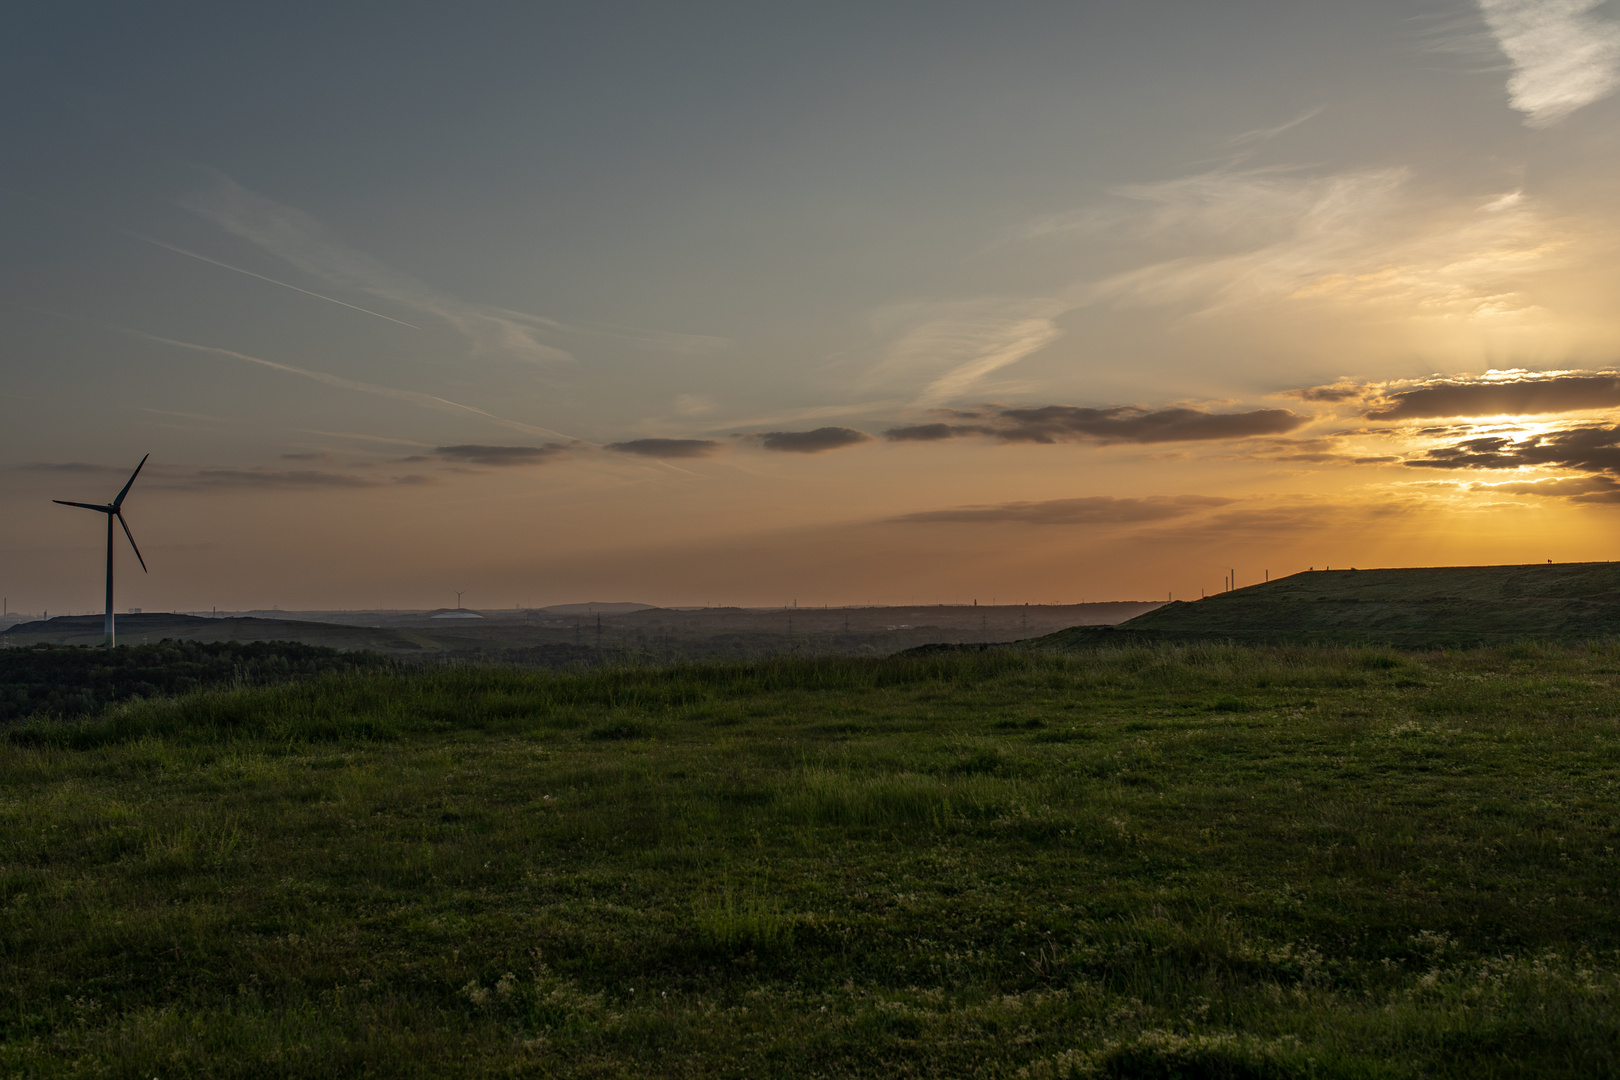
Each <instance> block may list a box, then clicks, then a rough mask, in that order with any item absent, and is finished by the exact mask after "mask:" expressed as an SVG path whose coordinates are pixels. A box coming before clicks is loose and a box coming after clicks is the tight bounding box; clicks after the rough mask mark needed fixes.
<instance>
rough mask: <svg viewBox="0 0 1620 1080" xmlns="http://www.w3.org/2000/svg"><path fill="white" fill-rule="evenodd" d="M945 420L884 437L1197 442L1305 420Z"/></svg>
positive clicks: (1105, 412)
mask: <svg viewBox="0 0 1620 1080" xmlns="http://www.w3.org/2000/svg"><path fill="white" fill-rule="evenodd" d="M948 415H949V416H950V418H951V419H950V421H948V422H947V421H940V422H936V423H929V424H917V425H913V426H910V427H896V428H890V429H889V430H887V431H885V432H884V433H883V436H884V438H886V439H888V440H889V441H891V442H937V441H939V440H942V439H954V438H960V437H963V436H973V435H981V436H988V437H990V438H993V439H996V440H998V441H1000V442H1004V443H1020V442H1021V443H1064V442H1098V443H1172V442H1200V441H1206V440H1220V439H1251V438H1256V437H1258V436H1265V435H1280V434H1283V433H1285V432H1289V431H1293V430H1295V429H1296V428H1299V427H1302V426H1303V425H1304V424H1306V423H1308V422H1309V420H1310V417H1308V416H1302V415H1300V414H1298V413H1293V412H1290V411H1288V410H1287V409H1253V410H1250V411H1248V412H1236V413H1212V412H1206V411H1205V410H1203V409H1193V408H1185V407H1174V408H1166V409H1144V408H1142V407H1141V406H1137V405H1116V406H1113V407H1111V408H1105V409H1094V408H1084V407H1080V406H1074V405H1039V406H1031V407H1026V408H1009V407H1005V406H987V407H985V408H982V409H977V410H950V411H949V413H948Z"/></svg>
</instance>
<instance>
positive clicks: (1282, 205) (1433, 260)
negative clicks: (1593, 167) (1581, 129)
mask: <svg viewBox="0 0 1620 1080" xmlns="http://www.w3.org/2000/svg"><path fill="white" fill-rule="evenodd" d="M1114 195H1115V196H1116V199H1115V201H1114V202H1113V203H1110V204H1106V205H1105V206H1102V207H1098V208H1096V209H1095V210H1093V211H1092V212H1091V213H1090V214H1089V215H1088V219H1089V221H1090V225H1089V226H1088V227H1089V228H1091V229H1093V230H1100V229H1104V228H1112V229H1115V230H1120V231H1123V232H1125V233H1127V234H1129V233H1134V234H1135V235H1136V239H1137V240H1138V241H1139V242H1143V243H1149V244H1154V245H1158V246H1168V247H1172V248H1180V249H1182V250H1187V251H1194V252H1198V254H1189V255H1182V256H1179V257H1175V258H1170V259H1166V260H1162V261H1159V262H1154V263H1150V264H1147V265H1145V266H1141V267H1138V268H1136V269H1134V270H1129V271H1126V272H1124V273H1119V274H1115V275H1113V276H1111V277H1107V278H1104V279H1102V280H1101V281H1098V282H1095V283H1091V284H1088V285H1085V286H1082V287H1079V288H1078V289H1077V290H1076V292H1077V297H1078V302H1080V303H1114V304H1128V305H1145V306H1163V305H1184V306H1188V307H1190V308H1191V310H1192V311H1193V312H1194V313H1197V314H1210V313H1214V312H1219V311H1226V310H1233V309H1237V308H1241V307H1243V306H1245V305H1248V304H1253V303H1256V302H1267V303H1272V302H1276V301H1279V300H1282V301H1291V302H1296V303H1307V302H1313V303H1331V304H1337V305H1350V306H1364V305H1369V304H1397V305H1401V306H1404V307H1406V308H1408V309H1409V310H1415V311H1416V312H1417V313H1418V314H1421V315H1425V316H1429V317H1440V318H1455V317H1465V318H1488V317H1497V316H1503V315H1509V314H1512V313H1515V312H1522V311H1527V310H1529V309H1530V308H1531V307H1532V305H1531V304H1530V302H1529V301H1528V300H1527V299H1525V298H1524V297H1523V296H1522V295H1521V294H1520V292H1519V291H1518V285H1517V279H1518V277H1519V276H1521V275H1523V274H1525V273H1528V272H1532V271H1537V270H1542V269H1547V268H1548V267H1550V266H1551V265H1552V264H1553V257H1554V255H1555V254H1556V253H1558V252H1559V251H1560V250H1561V249H1562V248H1563V247H1564V246H1566V245H1568V244H1570V243H1572V242H1573V240H1574V237H1573V236H1572V235H1571V233H1570V231H1569V230H1568V229H1565V228H1560V227H1559V226H1558V225H1557V224H1556V223H1554V222H1550V221H1548V220H1546V218H1545V217H1544V216H1543V215H1542V214H1541V213H1540V211H1539V210H1538V208H1537V206H1536V204H1535V203H1534V202H1533V201H1532V200H1531V199H1529V198H1528V197H1526V196H1525V195H1524V194H1523V193H1522V192H1512V193H1509V194H1508V195H1505V196H1499V197H1492V198H1488V199H1486V200H1484V201H1480V199H1479V198H1478V197H1476V198H1473V199H1470V200H1467V201H1462V200H1455V199H1453V200H1448V201H1442V200H1440V199H1438V198H1436V197H1426V196H1420V195H1418V194H1416V193H1414V192H1413V191H1412V190H1411V187H1410V176H1409V174H1408V172H1407V170H1405V169H1373V170H1361V171H1347V172H1340V173H1333V174H1328V175H1310V174H1303V173H1300V172H1297V171H1283V170H1275V169H1271V170H1264V169H1262V170H1250V171H1245V172H1237V171H1232V170H1225V169H1222V170H1216V171H1213V172H1208V173H1201V174H1197V175H1193V176H1186V177H1181V178H1178V179H1175V180H1168V181H1163V182H1160V183H1152V184H1134V185H1128V186H1124V187H1120V188H1116V189H1115V190H1114Z"/></svg>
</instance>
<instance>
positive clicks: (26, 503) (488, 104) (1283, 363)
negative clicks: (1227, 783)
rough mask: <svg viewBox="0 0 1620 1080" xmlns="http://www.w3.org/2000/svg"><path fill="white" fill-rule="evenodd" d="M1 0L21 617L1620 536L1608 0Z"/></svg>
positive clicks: (577, 596)
mask: <svg viewBox="0 0 1620 1080" xmlns="http://www.w3.org/2000/svg"><path fill="white" fill-rule="evenodd" d="M9 11H10V12H11V14H10V25H9V27H8V33H7V34H6V35H5V36H4V39H3V40H0V595H3V596H4V602H5V604H6V605H7V606H8V607H9V609H10V610H12V611H18V610H21V611H29V612H34V611H41V610H54V611H57V612H66V611H92V610H99V609H100V605H101V602H102V561H103V558H104V543H105V533H104V528H105V526H104V524H103V523H102V520H101V519H100V518H99V517H96V516H92V515H91V514H90V513H89V512H87V511H84V510H78V509H74V508H70V507H62V506H56V505H53V504H52V502H51V500H52V499H68V500H74V501H84V502H105V501H108V500H110V499H111V498H112V497H113V496H114V495H115V494H116V493H117V491H118V489H119V488H120V487H121V486H122V485H123V484H124V482H125V480H127V479H128V476H129V474H130V472H131V470H132V469H133V468H134V467H135V464H136V463H137V462H139V461H140V460H141V458H142V456H143V455H146V454H150V455H151V457H150V460H149V461H148V463H147V465H146V466H145V468H144V471H143V472H142V473H141V476H140V478H139V480H138V481H137V482H136V485H135V487H134V489H133V490H132V492H131V494H130V496H129V500H128V502H127V503H126V505H125V517H126V520H127V522H128V524H129V526H130V528H131V530H132V532H133V535H134V537H135V539H136V541H137V542H138V543H140V544H141V553H142V555H143V556H144V557H145V561H146V564H147V567H148V572H147V573H144V574H143V573H141V571H140V568H139V566H138V564H136V562H135V560H134V558H133V556H132V555H131V553H130V552H129V549H128V547H127V546H125V545H124V542H123V540H122V539H121V538H120V540H119V549H118V555H117V557H118V560H119V564H118V565H119V593H118V601H117V606H118V609H119V610H120V611H122V610H125V609H126V608H127V607H141V608H144V609H145V610H148V611H151V610H169V609H176V610H204V609H208V608H211V607H218V608H220V609H222V610H237V609H247V608H269V607H274V606H279V607H282V608H287V609H298V608H304V609H308V608H325V609H333V608H369V607H405V608H424V607H426V608H431V607H440V606H454V603H455V592H456V591H457V590H462V591H463V592H464V598H463V599H464V602H465V603H466V604H467V606H470V607H479V608H486V609H487V608H503V607H506V608H509V607H512V606H514V605H523V606H538V605H545V604H558V603H571V602H583V601H592V600H596V601H623V600H634V601H639V602H643V603H653V604H665V605H707V604H742V605H762V606H764V605H781V604H789V603H793V602H795V601H796V602H798V603H799V604H801V605H817V604H833V605H842V604H867V603H885V604H925V603H969V602H973V601H975V600H977V601H978V602H980V603H991V602H995V603H1002V604H1005V603H1026V602H1029V603H1049V602H1053V601H1060V602H1065V603H1072V602H1077V601H1082V600H1155V599H1161V598H1169V597H1172V596H1173V597H1175V598H1177V599H1191V598H1196V597H1197V596H1199V595H1201V594H1202V593H1203V592H1206V591H1207V592H1214V591H1218V590H1219V589H1220V588H1222V586H1223V582H1224V581H1226V580H1227V579H1228V575H1231V577H1232V578H1233V579H1235V580H1236V582H1237V584H1239V585H1246V584H1252V583H1254V582H1256V581H1260V580H1263V579H1264V577H1265V576H1266V575H1268V574H1269V575H1270V576H1273V577H1277V576H1282V575H1284V574H1289V573H1294V572H1297V571H1300V570H1305V569H1307V568H1308V567H1316V568H1321V567H1324V566H1342V567H1348V566H1361V567H1370V566H1424V565H1447V564H1489V563H1523V562H1543V561H1545V560H1553V561H1559V562H1563V561H1577V560H1601V559H1611V558H1615V557H1620V538H1615V537H1614V533H1615V529H1616V526H1620V371H1617V364H1620V304H1616V303H1615V302H1614V301H1613V296H1614V295H1615V293H1616V290H1617V286H1620V243H1617V241H1620V188H1617V186H1616V185H1615V184H1614V183H1613V177H1614V176H1615V175H1616V174H1617V171H1620V97H1617V96H1616V94H1615V91H1616V90H1617V89H1620V4H1615V3H1612V2H1609V3H1594V2H1591V0H1363V2H1360V3H1355V4H1344V3H1304V4H1301V3H1297V2H1289V3H1283V2H1280V0H1231V2H1228V3H1222V4H1208V3H1194V2H1181V0H1164V2H1146V3H1092V2H1081V0H1071V2H1068V3H1052V2H1018V0H1011V2H1003V3H997V4H987V3H961V2H954V0H932V2H930V3H926V4H924V3H901V2H894V3H883V2H879V3H872V2H869V0H868V2H865V3H858V4H855V3H847V4H846V3H838V2H827V3H818V4H793V5H788V4H771V3H763V4H762V3H748V4H744V3H735V4H732V3H699V2H686V3H673V4H672V3H662V4H634V3H615V2H607V3H603V2H600V0H598V2H595V3H572V2H566V3H565V2H548V3H529V4H495V3H464V4H456V5H449V4H416V3H409V2H399V0H395V2H392V3H388V4H380V3H366V2H343V3H336V4H334V3H322V4H306V3H297V2H292V3H281V4H276V5H257V6H254V5H246V6H244V5H220V4H200V3H198V4H180V3H165V2H162V0H158V2H149V3H143V4H139V5H137V4H127V3H105V2H103V3H76V2H73V0H52V2H50V3H34V2H27V0H24V2H20V3H18V4H17V5H15V6H14V7H13V8H11V9H9Z"/></svg>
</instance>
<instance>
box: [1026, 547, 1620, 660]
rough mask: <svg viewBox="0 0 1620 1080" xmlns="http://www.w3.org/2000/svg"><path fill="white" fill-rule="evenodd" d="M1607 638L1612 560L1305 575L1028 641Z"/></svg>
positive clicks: (1612, 627)
mask: <svg viewBox="0 0 1620 1080" xmlns="http://www.w3.org/2000/svg"><path fill="white" fill-rule="evenodd" d="M1610 636H1620V563H1559V564H1545V565H1543V564H1533V565H1528V566H1434V567H1411V568H1403V569H1389V570H1315V571H1306V572H1305V573H1301V574H1294V575H1292V576H1291V577H1286V578H1279V579H1278V580H1276V581H1272V582H1267V583H1265V584H1262V585H1251V586H1248V587H1247V588H1242V589H1235V590H1233V591H1231V592H1226V593H1221V594H1219V595H1217V596H1211V597H1208V598H1206V599H1203V600H1197V601H1193V602H1191V603H1184V602H1176V603H1173V604H1166V605H1165V606H1163V607H1160V608H1158V609H1156V610H1154V611H1150V612H1147V613H1146V614H1144V615H1139V616H1137V617H1136V618H1134V619H1131V620H1130V621H1128V622H1124V623H1121V624H1120V625H1118V626H1116V627H1106V628H1103V627H1076V628H1074V629H1072V630H1064V631H1060V632H1059V633H1056V634H1051V635H1049V636H1047V637H1044V638H1039V639H1037V641H1038V642H1039V643H1040V644H1041V645H1063V646H1069V645H1083V644H1098V643H1102V642H1112V643H1118V642H1120V641H1121V640H1122V639H1123V640H1130V639H1132V638H1135V639H1141V640H1155V641H1180V640H1198V639H1224V640H1233V641H1256V642H1260V641H1267V642H1285V641H1322V642H1342V643H1375V644H1388V645H1410V646H1427V645H1435V646H1442V645H1471V644H1489V643H1493V642H1503V641H1512V640H1515V639H1519V638H1549V639H1557V640H1566V641H1567V640H1580V639H1588V638H1601V637H1610Z"/></svg>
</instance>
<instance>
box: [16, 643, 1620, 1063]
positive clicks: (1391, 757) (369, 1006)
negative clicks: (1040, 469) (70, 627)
mask: <svg viewBox="0 0 1620 1080" xmlns="http://www.w3.org/2000/svg"><path fill="white" fill-rule="evenodd" d="M1617 715H1620V649H1617V648H1612V647H1606V646H1605V647H1596V648H1590V649H1587V648H1582V649H1574V648H1570V649H1564V648H1557V647H1550V646H1523V645H1521V646H1516V647H1514V648H1513V649H1506V650H1472V651H1466V652H1457V653H1452V654H1449V655H1439V654H1431V655H1427V656H1424V657H1403V656H1400V655H1397V654H1394V653H1392V652H1390V651H1388V650H1351V649H1303V648H1286V649H1285V648H1248V647H1229V646H1208V645H1200V646H1193V647H1183V646H1162V645H1160V646H1151V647H1139V648H1127V649H1121V650H1101V651H1089V652H1083V653H1067V654H1062V653H1027V652H1025V653H1019V652H986V653H977V652H976V653H971V654H960V653H959V654H953V655H946V656H940V657H925V658H916V657H898V658H888V659H875V660H856V659H847V658H846V659H836V660H826V659H823V660H779V661H769V662H756V663H748V664H709V665H688V666H682V667H671V668H665V669H647V668H642V669H637V670H630V669H621V670H613V669H595V670H591V671H581V672H572V673H570V672H545V671H534V670H530V671H524V672H519V671H514V670H509V669H508V670H498V669H490V668H474V667H461V668H428V669H421V668H416V669H404V668H396V669H393V670H387V671H380V672H370V673H348V674H331V675H326V676H322V677H319V678H317V679H315V680H306V681H301V682H296V683H291V684H287V685H283V686H273V687H249V688H240V689H230V690H216V691H210V692H203V693H197V694H192V695H189V696H185V697H181V698H178V699H171V700H148V701H142V702H136V703H131V704H126V705H121V706H116V707H114V708H113V709H111V710H110V711H108V712H107V713H106V714H104V715H102V716H99V717H94V718H89V719H84V720H81V721H76V722H68V723H63V722H43V721H33V722H30V723H25V724H22V725H17V726H12V727H9V728H0V793H3V796H0V911H3V912H4V918H3V919H0V1075H4V1076H19V1077H23V1076H26V1077H55V1076H63V1077H66V1076H110V1077H129V1078H132V1080H134V1078H146V1077H152V1076H161V1077H185V1076H190V1077H213V1078H227V1077H242V1078H247V1077H262V1076H274V1077H330V1076H402V1077H430V1076H446V1077H449V1076H454V1077H518V1076H545V1077H582V1078H583V1077H591V1078H608V1077H638V1078H640V1077H763V1076H769V1077H783V1078H801V1077H802V1078H805V1080H809V1078H812V1077H819V1078H837V1077H874V1078H876V1077H883V1078H888V1077H968V1076H972V1077H1005V1078H1008V1080H1012V1078H1014V1077H1030V1078H1032V1080H1045V1078H1053V1080H1057V1078H1068V1077H1076V1076H1095V1077H1113V1078H1132V1077H1155V1078H1168V1077H1182V1078H1212V1077H1224V1078H1234V1080H1238V1078H1248V1080H1256V1078H1266V1080H1379V1078H1389V1080H1405V1078H1410V1080H1419V1078H1424V1080H1434V1078H1442V1080H1445V1078H1456V1080H1475V1078H1479V1077H1492V1078H1498V1080H1506V1078H1525V1080H1528V1078H1530V1077H1536V1078H1548V1077H1552V1078H1568V1080H1576V1078H1581V1080H1584V1078H1587V1077H1599V1076H1609V1077H1612V1076H1616V1075H1617V1074H1620V889H1617V887H1616V881H1617V880H1620V860H1617V857H1616V854H1615V851H1616V847H1617V846H1620V818H1617V815H1616V802H1615V793H1616V791H1617V790H1620V727H1617V724H1616V720H1615V717H1616V716H1617Z"/></svg>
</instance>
